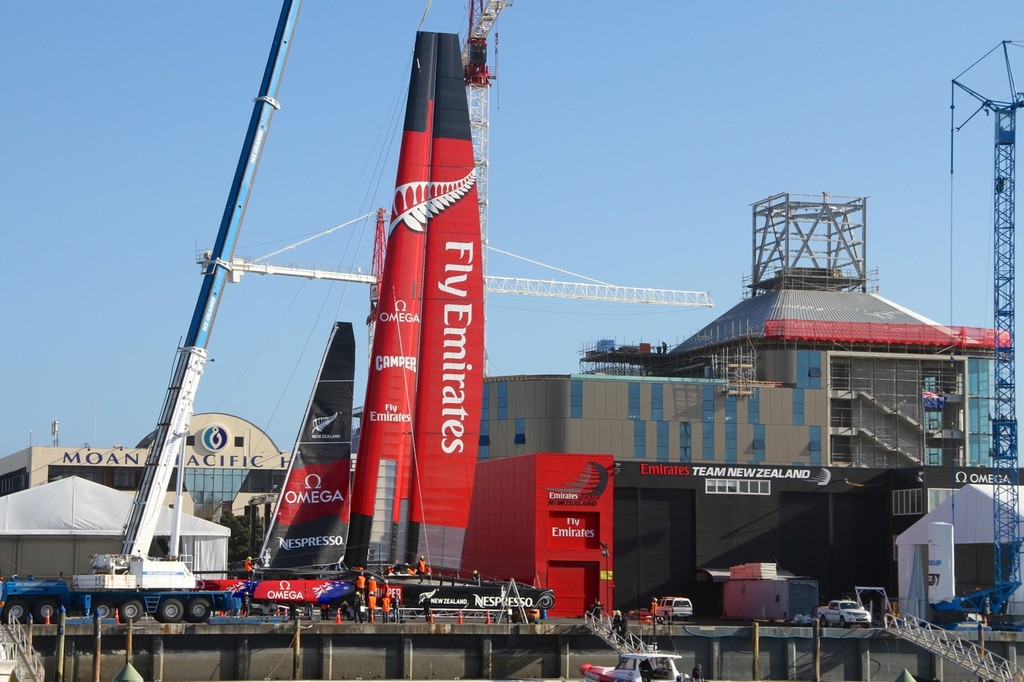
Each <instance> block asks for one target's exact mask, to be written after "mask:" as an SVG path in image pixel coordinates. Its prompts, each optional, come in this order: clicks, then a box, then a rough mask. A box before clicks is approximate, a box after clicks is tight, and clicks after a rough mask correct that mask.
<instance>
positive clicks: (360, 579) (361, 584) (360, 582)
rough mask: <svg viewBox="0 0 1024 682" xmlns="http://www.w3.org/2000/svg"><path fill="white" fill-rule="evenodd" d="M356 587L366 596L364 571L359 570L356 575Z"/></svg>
mask: <svg viewBox="0 0 1024 682" xmlns="http://www.w3.org/2000/svg"><path fill="white" fill-rule="evenodd" d="M356 589H357V590H359V591H360V592H362V593H363V596H364V597H365V596H366V576H365V575H364V574H363V572H362V571H359V575H357V576H356Z"/></svg>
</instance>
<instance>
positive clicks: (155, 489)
mask: <svg viewBox="0 0 1024 682" xmlns="http://www.w3.org/2000/svg"><path fill="white" fill-rule="evenodd" d="M300 4H301V2H300V0H284V3H283V7H282V9H281V14H280V17H279V19H278V23H277V30H276V32H275V34H274V42H273V46H272V47H271V50H270V56H269V58H268V59H267V66H266V69H265V71H264V74H263V81H262V83H261V85H260V90H259V95H258V96H257V97H256V99H255V100H254V105H253V111H252V116H251V117H250V120H249V127H248V129H247V131H246V134H245V142H244V144H243V145H242V152H241V155H240V156H239V159H238V165H237V167H236V169H235V175H234V178H233V180H232V182H231V190H230V192H229V193H228V199H227V204H226V206H225V208H224V214H223V217H222V218H221V223H220V230H219V231H218V233H217V241H216V243H215V245H214V249H213V251H212V253H211V255H210V257H209V258H208V259H207V265H206V269H205V271H204V272H203V283H202V287H201V288H200V292H199V300H198V301H197V303H196V307H195V312H194V313H193V314H192V323H191V324H190V325H189V329H188V335H187V336H186V337H185V340H184V343H183V344H182V347H181V348H179V349H178V355H177V361H176V363H175V367H174V370H173V372H172V374H171V379H170V382H169V385H168V388H167V394H166V397H165V399H164V404H163V408H162V410H161V412H160V418H159V420H158V421H157V428H156V436H155V440H154V442H153V447H152V451H151V452H150V455H149V457H148V458H147V459H146V464H145V467H144V468H143V472H142V480H141V482H140V484H139V489H138V491H137V492H136V495H135V499H134V501H133V502H132V507H131V511H130V513H129V517H128V521H127V523H126V524H125V530H124V538H123V542H122V547H121V552H122V553H121V554H120V555H101V557H97V559H99V561H94V563H93V568H95V569H96V570H97V571H99V572H124V571H127V572H128V573H130V574H133V575H134V574H138V575H146V574H148V573H149V571H147V570H146V569H145V568H144V567H142V568H136V565H138V566H144V564H145V562H147V561H149V559H148V556H147V555H148V552H149V546H150V543H151V542H152V540H153V535H154V533H155V531H156V522H157V518H158V515H159V512H160V508H161V507H162V501H163V496H164V493H165V491H166V490H167V486H168V484H169V483H170V480H171V475H172V474H173V472H174V468H175V466H176V464H177V460H178V456H179V454H180V453H181V452H182V449H183V447H184V444H185V438H186V437H187V436H188V426H189V421H190V420H191V418H192V410H193V403H194V401H195V395H196V389H197V387H198V384H199V379H200V378H201V376H202V373H203V368H204V367H205V365H206V358H207V350H206V347H207V344H208V343H209V338H210V332H211V330H212V328H213V322H214V318H215V317H216V315H217V308H218V306H219V304H220V300H221V296H222V295H223V290H224V286H225V284H226V283H227V281H228V275H229V272H230V270H229V263H230V260H231V256H232V254H233V253H234V250H235V244H236V243H237V241H238V234H239V230H240V228H241V224H242V218H243V216H244V214H245V208H246V205H247V204H248V201H249V194H250V190H251V189H252V183H253V179H254V178H255V175H256V169H257V167H258V166H259V161H260V155H261V153H262V151H263V146H264V142H265V141H266V136H267V131H268V130H269V128H270V121H271V117H272V116H273V113H274V111H275V110H276V109H278V108H280V107H279V105H278V103H277V100H276V99H275V98H276V96H277V91H278V87H279V85H280V82H281V77H282V75H283V73H284V66H285V62H286V61H287V56H288V49H289V47H290V46H291V37H292V33H293V32H294V29H295V23H296V21H297V19H298V14H299V6H300ZM179 478H180V477H179ZM167 563H170V562H167ZM182 566H183V565H182ZM152 573H154V574H167V573H170V571H169V570H168V569H167V568H166V564H164V563H163V562H162V565H161V568H160V569H157V570H154V571H152ZM176 577H178V578H180V579H181V580H183V581H188V580H189V579H191V582H192V583H193V584H192V586H193V587H194V582H195V578H194V576H191V573H190V572H189V571H187V569H184V568H182V569H179V573H178V576H176ZM174 586H175V587H181V586H187V585H181V584H176V585H174ZM153 587H159V586H158V585H153Z"/></svg>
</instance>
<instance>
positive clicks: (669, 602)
mask: <svg viewBox="0 0 1024 682" xmlns="http://www.w3.org/2000/svg"><path fill="white" fill-rule="evenodd" d="M692 615H693V604H692V603H691V602H690V600H689V599H687V598H686V597H662V598H661V599H659V600H658V618H661V619H662V620H664V621H666V622H669V623H671V622H672V621H674V620H683V619H686V618H689V617H690V616H692Z"/></svg>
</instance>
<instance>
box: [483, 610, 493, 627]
mask: <svg viewBox="0 0 1024 682" xmlns="http://www.w3.org/2000/svg"><path fill="white" fill-rule="evenodd" d="M484 613H485V614H486V615H485V616H484V622H485V623H487V624H488V625H490V624H491V612H490V611H485V612H484Z"/></svg>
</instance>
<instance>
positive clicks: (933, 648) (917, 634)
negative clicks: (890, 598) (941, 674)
mask: <svg viewBox="0 0 1024 682" xmlns="http://www.w3.org/2000/svg"><path fill="white" fill-rule="evenodd" d="M885 629H886V630H888V631H889V632H892V633H893V634H895V635H897V636H899V637H900V638H902V639H905V640H906V641H908V642H913V643H914V644H917V645H918V646H920V647H921V648H923V649H927V650H928V651H930V652H932V653H933V654H937V655H939V656H942V657H943V658H944V659H946V660H947V661H951V662H952V663H955V664H956V665H958V666H960V667H961V668H963V669H964V670H967V671H969V672H971V673H974V675H975V676H976V677H978V678H979V679H984V680H995V681H998V682H1019V680H1022V679H1024V670H1022V669H1020V668H1018V667H1016V666H1015V665H1013V664H1012V663H1010V662H1009V661H1008V660H1006V659H1005V658H1002V657H1001V656H996V655H995V654H993V653H990V652H988V651H985V652H984V653H982V651H981V649H979V647H978V646H977V645H976V644H974V643H973V642H968V641H965V640H963V639H961V638H960V637H958V636H957V635H956V633H954V632H952V631H950V630H943V629H942V628H939V627H935V626H934V625H932V624H931V623H929V622H927V621H923V620H920V619H918V618H898V617H896V616H893V615H891V614H886V616H885Z"/></svg>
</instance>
